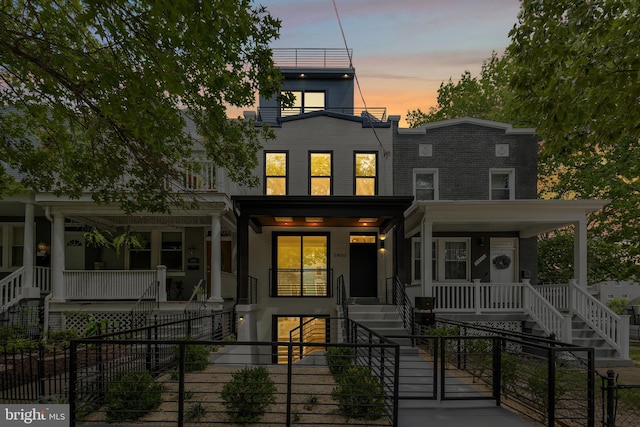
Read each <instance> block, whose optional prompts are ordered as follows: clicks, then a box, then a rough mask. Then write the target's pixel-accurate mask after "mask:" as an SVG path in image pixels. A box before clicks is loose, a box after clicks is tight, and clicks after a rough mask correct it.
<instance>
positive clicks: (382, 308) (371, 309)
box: [349, 298, 411, 352]
mask: <svg viewBox="0 0 640 427" xmlns="http://www.w3.org/2000/svg"><path fill="white" fill-rule="evenodd" d="M357 300H358V299H356V298H354V299H353V300H350V301H349V302H350V303H351V302H352V301H353V302H356V301H357ZM376 302H377V301H376ZM349 318H350V319H351V320H353V321H354V322H358V323H360V324H361V325H363V326H366V327H367V328H369V329H371V330H372V331H374V332H376V333H377V334H380V335H382V336H384V337H390V338H389V339H391V340H393V341H395V342H397V343H398V344H400V345H401V346H411V340H410V339H409V338H406V339H403V338H401V337H402V336H407V337H408V336H409V332H408V331H407V330H406V329H405V327H404V322H403V320H402V318H401V317H400V315H399V314H398V310H397V309H396V306H395V305H383V304H379V303H378V304H376V303H373V302H372V301H367V303H365V304H360V303H357V304H349ZM405 350H406V349H404V348H402V349H401V351H403V352H404V351H405Z"/></svg>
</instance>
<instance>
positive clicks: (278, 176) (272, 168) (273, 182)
mask: <svg viewBox="0 0 640 427" xmlns="http://www.w3.org/2000/svg"><path fill="white" fill-rule="evenodd" d="M287 157H288V156H287V152H267V153H265V154H264V174H265V178H264V191H265V194H266V195H267V196H285V195H286V194H287V173H288V169H289V167H288V161H287Z"/></svg>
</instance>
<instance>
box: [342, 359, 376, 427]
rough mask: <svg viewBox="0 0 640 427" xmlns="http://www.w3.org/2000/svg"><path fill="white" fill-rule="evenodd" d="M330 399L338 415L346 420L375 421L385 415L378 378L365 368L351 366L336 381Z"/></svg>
mask: <svg viewBox="0 0 640 427" xmlns="http://www.w3.org/2000/svg"><path fill="white" fill-rule="evenodd" d="M336 381H337V383H338V385H337V386H336V387H335V388H334V389H333V390H332V391H331V397H332V398H333V399H334V400H335V401H337V402H338V404H339V409H338V411H339V413H340V414H342V415H343V416H345V417H347V418H364V419H368V420H375V419H378V418H380V417H381V416H382V415H384V413H385V408H384V389H383V387H382V383H381V381H380V379H379V378H377V377H376V376H374V375H373V373H372V372H371V369H370V368H368V367H365V366H352V367H350V368H349V369H347V370H346V371H345V372H344V373H343V374H342V375H341V376H340V377H339V378H338V379H337V380H336Z"/></svg>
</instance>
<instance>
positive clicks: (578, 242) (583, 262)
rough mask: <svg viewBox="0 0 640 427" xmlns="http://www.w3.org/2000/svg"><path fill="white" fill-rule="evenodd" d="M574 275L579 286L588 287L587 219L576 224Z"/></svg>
mask: <svg viewBox="0 0 640 427" xmlns="http://www.w3.org/2000/svg"><path fill="white" fill-rule="evenodd" d="M573 266H574V267H573V269H574V271H573V275H574V278H575V279H576V281H577V282H578V286H582V287H583V288H585V289H586V287H587V219H586V218H583V219H581V220H580V221H578V222H576V223H575V224H574V230H573Z"/></svg>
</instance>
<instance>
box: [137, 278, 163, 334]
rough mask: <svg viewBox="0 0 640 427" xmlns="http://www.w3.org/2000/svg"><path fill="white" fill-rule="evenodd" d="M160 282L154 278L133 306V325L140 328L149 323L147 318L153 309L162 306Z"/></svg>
mask: <svg viewBox="0 0 640 427" xmlns="http://www.w3.org/2000/svg"><path fill="white" fill-rule="evenodd" d="M159 290H160V282H158V281H157V280H154V281H153V282H151V283H149V286H147V289H145V291H144V292H143V293H142V295H140V298H138V301H136V302H135V304H133V307H131V327H132V328H139V327H141V326H145V325H146V324H147V319H148V318H149V316H150V315H151V313H153V310H154V309H156V308H158V307H159V306H160V302H159V294H160V291H159Z"/></svg>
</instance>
